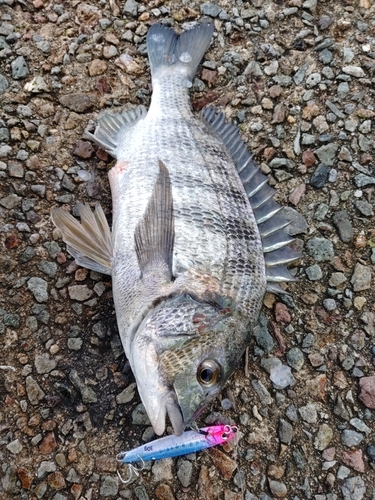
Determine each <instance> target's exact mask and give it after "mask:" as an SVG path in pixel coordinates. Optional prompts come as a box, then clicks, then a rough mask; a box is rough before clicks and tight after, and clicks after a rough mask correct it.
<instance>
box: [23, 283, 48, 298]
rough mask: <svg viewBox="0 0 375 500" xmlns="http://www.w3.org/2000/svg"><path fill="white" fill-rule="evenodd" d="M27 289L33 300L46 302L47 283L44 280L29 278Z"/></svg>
mask: <svg viewBox="0 0 375 500" xmlns="http://www.w3.org/2000/svg"><path fill="white" fill-rule="evenodd" d="M27 287H28V289H29V290H30V291H31V293H32V294H33V295H34V298H35V300H36V301H37V302H47V300H48V293H47V287H48V283H47V282H46V281H45V280H44V279H42V278H38V277H34V278H30V279H29V280H28V282H27Z"/></svg>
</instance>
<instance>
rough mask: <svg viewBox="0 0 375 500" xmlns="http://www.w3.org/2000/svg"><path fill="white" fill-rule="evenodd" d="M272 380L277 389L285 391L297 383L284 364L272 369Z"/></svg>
mask: <svg viewBox="0 0 375 500" xmlns="http://www.w3.org/2000/svg"><path fill="white" fill-rule="evenodd" d="M270 379H271V382H272V383H273V384H274V386H275V387H276V388H277V389H285V388H286V387H288V386H289V385H292V384H293V383H294V382H295V380H294V377H293V375H292V372H291V369H290V368H289V366H286V365H283V364H280V365H277V366H273V367H271V370H270Z"/></svg>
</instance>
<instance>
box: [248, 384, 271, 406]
mask: <svg viewBox="0 0 375 500" xmlns="http://www.w3.org/2000/svg"><path fill="white" fill-rule="evenodd" d="M251 385H252V386H253V389H254V391H255V392H256V393H257V394H258V396H259V399H260V401H261V402H262V404H265V405H270V404H272V403H273V399H272V397H271V394H270V393H269V392H268V390H267V389H266V387H265V386H264V385H263V383H262V382H261V381H260V380H252V381H251Z"/></svg>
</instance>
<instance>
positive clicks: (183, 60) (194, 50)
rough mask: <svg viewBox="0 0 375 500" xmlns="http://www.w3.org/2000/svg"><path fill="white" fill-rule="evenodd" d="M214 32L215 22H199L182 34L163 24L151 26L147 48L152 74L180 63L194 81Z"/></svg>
mask: <svg viewBox="0 0 375 500" xmlns="http://www.w3.org/2000/svg"><path fill="white" fill-rule="evenodd" d="M213 32H214V26H213V24H198V25H197V26H194V28H192V29H191V30H188V31H184V32H183V33H181V35H180V36H179V35H177V34H176V33H175V32H174V31H173V29H172V28H168V27H167V26H163V25H162V24H154V25H153V26H151V28H150V29H149V31H148V34H147V50H148V57H149V60H150V65H151V73H152V75H153V76H155V75H156V73H157V72H158V70H159V69H161V67H163V66H164V67H165V66H172V65H177V64H178V65H179V66H180V67H182V68H183V69H184V70H185V71H186V74H187V76H188V78H189V79H190V81H192V80H193V78H194V75H195V73H196V71H197V68H198V65H199V63H200V62H201V59H202V58H203V56H204V53H205V52H206V50H207V48H208V46H209V44H210V41H211V38H212V34H213Z"/></svg>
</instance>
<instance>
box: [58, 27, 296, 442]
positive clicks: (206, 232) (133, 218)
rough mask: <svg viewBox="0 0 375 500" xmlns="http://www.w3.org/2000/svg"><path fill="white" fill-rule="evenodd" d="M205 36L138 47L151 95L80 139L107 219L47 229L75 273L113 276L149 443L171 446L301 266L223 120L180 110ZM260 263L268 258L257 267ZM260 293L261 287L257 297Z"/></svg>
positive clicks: (157, 32) (99, 216) (88, 215)
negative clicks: (110, 161)
mask: <svg viewBox="0 0 375 500" xmlns="http://www.w3.org/2000/svg"><path fill="white" fill-rule="evenodd" d="M212 33H213V26H212V25H209V24H201V25H197V26H195V27H194V28H193V29H192V30H190V31H186V32H183V33H182V34H181V35H180V36H178V35H176V34H175V33H174V31H173V30H172V29H171V28H167V27H165V26H162V25H153V26H152V27H151V28H150V30H149V33H148V35H147V46H148V54H149V60H150V66H151V75H152V85H153V94H152V100H151V105H150V108H149V110H148V112H146V110H145V108H144V107H143V106H139V107H138V108H136V109H133V110H131V111H123V112H121V113H117V114H115V115H112V114H108V113H107V114H104V115H103V116H102V117H100V118H99V123H98V126H97V127H96V130H95V133H94V134H89V135H90V137H91V138H92V139H93V140H94V141H95V142H96V143H97V144H99V145H100V146H101V147H102V148H104V149H105V150H107V151H108V152H109V153H110V154H111V155H113V156H114V157H115V158H117V162H116V165H115V166H114V167H113V168H112V169H111V170H110V172H109V180H110V186H111V192H112V200H113V218H112V219H113V225H112V231H110V229H109V227H108V223H107V221H106V219H105V216H104V212H103V210H102V209H101V207H100V206H97V207H96V209H95V212H93V213H92V212H91V211H90V209H89V208H88V207H84V206H83V205H78V210H79V213H80V217H81V224H80V223H79V222H78V221H77V220H76V219H74V218H73V217H72V216H71V215H70V214H69V213H67V212H66V211H65V210H63V209H54V210H53V212H52V220H53V222H54V223H55V224H56V225H57V227H59V228H60V229H61V232H62V235H63V239H64V241H65V242H66V243H67V244H68V250H69V252H70V253H71V254H72V255H73V256H74V257H75V259H76V262H77V263H78V264H80V265H83V266H86V267H88V268H90V269H94V270H97V271H100V272H105V273H107V274H111V276H112V288H113V298H114V303H115V309H116V316H117V324H118V328H119V334H120V337H121V341H122V343H123V346H124V350H125V353H126V356H127V358H128V360H129V363H130V366H131V368H132V370H133V373H134V376H135V379H136V382H137V387H138V391H139V394H140V396H141V399H142V402H143V404H144V406H145V408H146V411H147V414H148V416H149V419H150V421H151V423H152V425H153V427H154V430H155V432H156V433H157V434H162V433H163V432H164V429H165V425H166V416H167V415H168V416H169V419H170V421H171V424H172V426H173V429H174V432H175V433H176V434H181V433H182V432H183V430H184V428H185V426H186V425H188V424H189V423H190V422H192V421H194V420H195V419H196V418H197V417H198V416H199V414H200V413H201V411H202V410H203V409H204V407H205V406H206V405H207V403H208V402H209V401H210V400H211V399H212V398H214V397H215V396H216V395H217V394H219V392H220V390H221V388H222V387H223V385H224V384H225V382H226V380H227V379H228V377H229V376H230V375H231V373H232V372H233V370H234V369H235V368H236V367H237V366H238V363H239V361H240V358H241V356H242V354H243V352H244V350H245V348H246V346H247V345H248V341H249V338H250V336H251V335H252V333H253V330H254V327H255V325H256V321H257V318H258V315H259V312H260V308H261V305H262V301H263V296H264V293H265V291H266V287H267V286H268V287H270V289H271V290H272V291H276V292H280V291H282V289H281V288H280V287H279V286H278V285H277V283H279V282H281V281H292V280H293V279H294V278H293V277H292V276H291V275H290V273H289V272H288V270H287V268H286V267H285V263H287V262H291V261H293V260H296V259H297V258H299V255H298V254H296V253H295V252H293V251H292V250H291V249H290V248H289V247H288V245H289V243H290V241H292V240H291V238H289V237H288V236H287V235H285V233H284V232H283V228H284V227H285V219H284V218H283V217H282V215H281V214H280V209H281V207H280V206H279V205H278V204H277V203H276V202H275V201H274V200H273V194H274V190H273V189H272V188H270V187H269V186H268V185H267V182H266V181H267V179H266V177H265V176H264V175H263V174H262V173H261V172H260V170H259V169H258V168H257V167H256V165H255V164H254V163H253V162H252V159H251V155H250V153H249V152H248V150H247V148H246V146H245V144H244V143H243V141H242V139H241V137H240V136H239V134H238V130H237V128H236V127H235V126H234V125H232V124H230V123H226V121H225V117H224V115H223V114H221V113H219V112H217V111H216V110H215V109H214V108H210V107H209V108H205V109H204V110H203V111H202V112H201V114H200V116H199V117H196V116H195V115H194V114H193V113H192V110H191V106H190V101H189V88H190V87H191V85H192V80H193V78H194V75H195V72H196V70H197V68H198V64H199V62H200V61H201V59H202V57H203V55H204V53H205V51H206V49H207V47H208V45H209V43H210V40H211V36H212ZM264 252H265V254H264ZM267 282H268V285H267Z"/></svg>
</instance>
